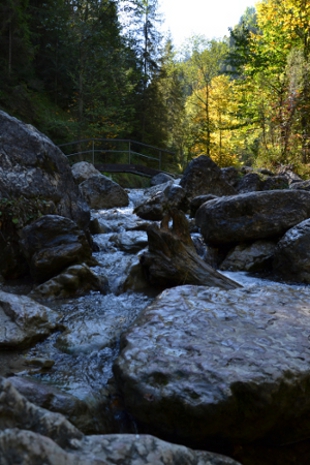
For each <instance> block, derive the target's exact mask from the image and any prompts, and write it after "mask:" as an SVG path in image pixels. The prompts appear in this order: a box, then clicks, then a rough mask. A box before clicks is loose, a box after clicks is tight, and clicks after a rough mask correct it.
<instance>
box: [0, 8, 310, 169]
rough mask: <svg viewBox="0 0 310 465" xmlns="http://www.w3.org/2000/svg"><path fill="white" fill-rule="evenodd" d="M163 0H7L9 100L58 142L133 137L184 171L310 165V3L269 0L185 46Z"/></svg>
mask: <svg viewBox="0 0 310 465" xmlns="http://www.w3.org/2000/svg"><path fill="white" fill-rule="evenodd" d="M160 26H161V18H160V15H159V14H158V4H157V0H2V1H1V4H0V39H1V47H0V73H1V83H0V108H1V109H2V110H4V111H6V112H8V113H9V114H10V115H12V116H16V117H17V118H20V119H22V120H23V121H24V122H26V123H30V124H33V125H34V126H35V127H37V128H38V129H39V130H40V131H42V132H44V133H45V134H47V135H48V136H49V137H50V138H51V139H52V140H53V142H54V143H56V144H62V143H65V142H70V141H73V140H77V139H88V138H109V139H132V140H137V141H139V142H144V143H145V144H150V145H154V146H156V147H161V148H163V149H168V150H171V151H172V152H174V154H175V155H174V156H173V159H172V160H170V170H174V171H175V172H178V171H181V170H182V169H183V168H184V166H185V165H186V164H187V163H188V161H189V160H191V159H192V158H194V157H196V156H198V155H200V154H206V155H208V156H210V157H211V158H212V159H213V160H214V161H215V162H216V163H218V165H219V166H221V167H225V166H232V165H234V166H242V165H251V166H255V167H261V166H264V167H269V168H271V169H276V168H277V167H280V166H281V165H291V166H292V167H293V168H294V169H295V170H296V171H297V172H298V173H299V174H301V175H309V174H310V2H309V0H262V1H259V2H257V3H256V5H255V8H254V7H253V8H248V9H247V10H246V11H245V12H244V14H243V16H242V17H241V18H240V21H239V23H238V24H236V25H232V27H231V29H230V30H229V31H228V33H227V36H225V37H223V38H221V39H207V38H205V37H207V35H208V31H206V34H205V37H201V36H194V37H191V38H189V39H188V40H187V41H186V43H185V44H184V45H183V47H182V48H181V49H180V50H176V49H175V47H174V44H173V42H172V40H171V38H170V37H166V36H164V35H163V34H162V33H161V30H162V29H161V27H160Z"/></svg>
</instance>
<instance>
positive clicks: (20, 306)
mask: <svg viewBox="0 0 310 465" xmlns="http://www.w3.org/2000/svg"><path fill="white" fill-rule="evenodd" d="M0 319H1V324H0V328H1V329H0V347H6V348H8V347H10V348H17V347H19V348H25V347H29V346H31V345H32V344H33V343H35V342H37V341H38V340H40V339H44V338H45V337H47V336H49V335H50V334H51V332H52V331H53V330H55V329H56V328H57V320H58V319H59V315H58V314H57V313H56V312H54V311H52V310H50V309H49V308H47V307H44V306H43V305H40V304H38V303H37V302H35V301H34V300H32V299H30V298H29V297H26V296H18V295H14V294H9V293H7V292H3V291H0Z"/></svg>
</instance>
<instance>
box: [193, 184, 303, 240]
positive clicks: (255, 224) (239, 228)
mask: <svg viewBox="0 0 310 465" xmlns="http://www.w3.org/2000/svg"><path fill="white" fill-rule="evenodd" d="M309 217H310V192H306V191H304V190H291V189H285V190H274V191H263V192H250V193H246V194H239V195H235V196H230V197H223V198H219V199H215V200H210V201H209V202H207V203H204V204H203V205H201V207H200V208H199V209H198V211H197V213H196V224H197V226H198V227H200V229H201V233H202V235H203V237H204V239H205V241H206V243H207V244H208V243H210V244H211V245H220V244H229V243H238V242H245V241H254V240H257V239H265V238H273V237H277V236H281V235H283V234H284V233H285V232H286V231H287V230H288V229H289V228H291V227H292V226H295V225H296V224H298V223H300V222H301V221H303V220H305V219H306V218H309Z"/></svg>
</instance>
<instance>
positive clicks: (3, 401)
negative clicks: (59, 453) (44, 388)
mask: <svg viewBox="0 0 310 465" xmlns="http://www.w3.org/2000/svg"><path fill="white" fill-rule="evenodd" d="M6 428H20V429H25V430H29V431H33V432H35V433H39V434H42V436H47V437H49V438H51V439H52V440H53V441H55V442H56V444H58V445H59V446H60V447H66V446H70V441H71V440H72V439H81V438H82V437H83V434H82V433H81V432H80V431H79V430H78V429H77V428H75V426H73V425H72V424H71V423H70V422H69V421H68V420H66V418H65V417H64V416H63V415H61V414H59V413H54V412H49V411H48V410H45V409H43V408H41V407H38V406H36V405H34V404H32V403H31V402H29V401H28V400H27V399H26V398H25V397H23V396H22V395H21V394H20V393H19V392H18V391H17V390H16V389H15V387H14V386H13V385H12V384H11V383H10V382H9V381H7V380H6V379H4V378H1V379H0V430H4V429H6ZM0 450H1V449H0Z"/></svg>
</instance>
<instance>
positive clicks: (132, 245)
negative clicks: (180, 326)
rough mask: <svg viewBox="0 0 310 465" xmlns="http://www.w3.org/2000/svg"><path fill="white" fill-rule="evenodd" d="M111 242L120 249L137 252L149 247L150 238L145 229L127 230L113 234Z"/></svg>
mask: <svg viewBox="0 0 310 465" xmlns="http://www.w3.org/2000/svg"><path fill="white" fill-rule="evenodd" d="M110 242H112V243H113V244H114V246H115V247H116V248H118V249H119V250H122V251H124V252H127V253H134V254H135V253H138V252H140V250H142V249H145V247H147V244H148V239H147V234H146V232H145V231H126V232H122V233H119V234H114V235H112V236H111V237H110Z"/></svg>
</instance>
